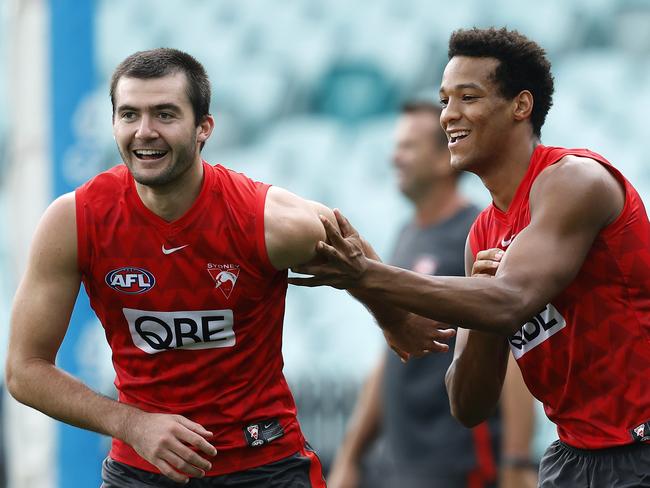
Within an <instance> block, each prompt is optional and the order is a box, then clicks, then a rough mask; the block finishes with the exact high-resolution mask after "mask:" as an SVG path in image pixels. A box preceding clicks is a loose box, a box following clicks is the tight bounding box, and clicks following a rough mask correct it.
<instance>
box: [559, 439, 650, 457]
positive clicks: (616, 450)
mask: <svg viewBox="0 0 650 488" xmlns="http://www.w3.org/2000/svg"><path fill="white" fill-rule="evenodd" d="M556 442H557V443H558V445H559V446H560V447H561V448H562V449H566V450H567V451H570V452H572V453H574V454H577V455H579V456H586V457H594V456H612V455H617V454H625V453H628V452H635V451H637V450H641V449H650V442H633V443H631V444H625V445H623V446H614V447H605V448H603V449H580V448H578V447H573V446H570V445H569V444H566V443H565V442H562V441H560V440H558V441H556Z"/></svg>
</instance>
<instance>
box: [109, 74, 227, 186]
mask: <svg viewBox="0 0 650 488" xmlns="http://www.w3.org/2000/svg"><path fill="white" fill-rule="evenodd" d="M115 107H116V108H115V113H114V116H113V135H114V136H115V142H116V143H117V146H118V149H119V151H120V154H121V156H122V160H123V161H124V164H125V165H126V166H127V167H128V168H129V171H130V172H131V174H132V175H133V178H134V179H135V180H136V182H138V183H139V184H141V185H146V186H148V187H154V188H155V187H165V186H168V185H170V184H173V183H176V182H182V181H183V179H184V177H185V176H186V175H187V174H188V173H190V170H191V169H194V170H196V171H199V172H200V171H201V156H200V144H201V143H202V142H205V141H206V140H207V138H208V137H209V136H210V133H211V132H212V127H213V124H214V123H213V121H212V119H211V118H210V117H209V116H207V117H205V118H204V120H203V121H201V122H200V123H199V125H198V126H197V125H196V122H195V118H194V111H193V109H192V105H191V103H190V100H189V97H188V95H187V78H186V75H185V74H184V73H182V72H176V73H171V74H168V75H166V76H162V77H159V78H146V79H142V78H132V77H126V76H125V77H122V78H120V80H119V81H118V83H117V85H116V89H115Z"/></svg>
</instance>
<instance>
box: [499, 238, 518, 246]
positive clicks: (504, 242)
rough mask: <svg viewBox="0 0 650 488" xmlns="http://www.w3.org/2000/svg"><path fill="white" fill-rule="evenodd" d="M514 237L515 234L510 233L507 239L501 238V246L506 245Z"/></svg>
mask: <svg viewBox="0 0 650 488" xmlns="http://www.w3.org/2000/svg"><path fill="white" fill-rule="evenodd" d="M514 238H515V236H514V235H511V236H510V239H508V240H506V239H501V247H508V246H509V245H510V243H511V242H512V240H513V239H514Z"/></svg>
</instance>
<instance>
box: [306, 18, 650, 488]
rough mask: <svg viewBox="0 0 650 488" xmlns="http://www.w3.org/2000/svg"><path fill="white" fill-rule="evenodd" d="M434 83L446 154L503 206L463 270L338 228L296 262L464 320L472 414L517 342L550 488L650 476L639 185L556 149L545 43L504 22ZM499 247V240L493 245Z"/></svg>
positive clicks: (485, 409) (453, 393)
mask: <svg viewBox="0 0 650 488" xmlns="http://www.w3.org/2000/svg"><path fill="white" fill-rule="evenodd" d="M449 58H450V59H449V63H448V64H447V66H446V68H445V71H444V75H443V78H442V85H441V87H440V101H441V103H442V105H443V111H442V114H441V117H440V122H441V124H442V127H443V129H444V130H445V132H446V133H447V137H448V139H449V144H448V147H449V150H450V153H451V165H452V166H453V167H454V168H456V169H459V170H465V171H471V172H473V173H475V174H477V175H478V176H479V177H480V178H481V179H482V181H483V183H484V185H485V186H486V187H487V188H488V190H489V191H490V193H491V195H492V200H493V203H492V204H491V205H490V206H489V207H488V208H486V209H485V210H484V211H483V212H482V213H481V214H480V215H479V217H478V219H477V221H476V222H475V223H474V225H473V227H472V230H471V232H470V234H469V238H468V241H467V246H466V271H467V274H470V272H471V271H472V268H474V272H478V273H479V274H487V275H490V274H492V273H494V277H492V278H489V279H488V278H485V277H479V276H476V277H465V278H459V277H439V276H425V275H420V274H416V273H412V272H409V271H405V270H402V269H399V268H394V267H391V266H387V265H384V264H382V263H380V262H377V261H375V260H372V259H368V258H367V257H366V256H364V255H363V251H364V246H362V245H360V239H359V237H358V234H356V233H355V232H354V231H353V229H352V228H351V227H350V226H349V223H347V221H345V219H344V218H343V217H342V216H341V215H340V214H339V215H338V219H339V224H340V225H341V232H342V236H343V238H342V236H341V234H339V233H338V231H337V230H336V229H335V228H334V227H333V226H331V225H329V224H328V223H325V227H326V229H327V231H328V237H329V239H330V241H331V243H332V244H333V246H330V245H328V244H325V243H324V242H321V243H319V245H318V250H319V253H320V254H322V255H325V256H327V257H328V259H329V261H328V263H327V264H324V265H323V264H320V265H316V264H314V265H309V266H305V267H302V268H301V270H302V271H303V272H308V273H311V274H314V275H315V277H312V278H306V279H304V281H300V280H299V279H295V280H294V282H295V283H296V284H303V285H310V286H314V285H321V284H329V285H332V286H336V287H339V288H350V289H353V290H355V292H356V293H364V294H366V295H367V296H374V297H375V298H377V299H381V300H383V301H384V302H385V303H387V304H391V305H394V306H398V307H401V308H403V309H405V310H409V311H411V312H414V313H417V314H420V315H423V316H426V317H430V318H432V319H435V320H440V321H442V322H447V323H457V324H461V325H462V327H464V329H459V333H458V337H457V340H456V347H455V353H454V360H453V362H452V364H451V366H450V368H449V371H448V372H447V389H448V392H449V397H450V404H451V409H452V413H453V414H454V415H455V416H456V417H457V418H458V419H460V420H461V421H462V422H463V423H464V424H465V425H468V426H472V425H475V424H477V423H478V422H480V421H482V420H483V419H484V418H485V417H486V416H487V415H488V414H489V413H490V412H491V411H492V410H493V408H494V406H495V404H496V402H497V400H498V398H499V394H500V392H501V387H502V384H503V378H504V374H505V371H506V364H507V357H508V354H509V351H512V354H513V355H514V357H515V359H516V360H517V362H518V364H519V366H520V368H521V371H522V373H523V376H524V379H525V381H526V384H527V385H528V387H529V389H530V390H531V392H532V393H533V394H534V395H535V396H536V397H537V398H538V399H540V400H541V401H542V402H543V404H544V407H545V410H546V413H547V415H548V416H549V418H550V419H551V420H552V421H553V422H555V423H556V424H557V427H558V433H559V436H560V440H559V441H557V442H555V443H553V444H552V445H551V446H550V447H549V449H548V450H547V452H546V454H545V455H544V458H543V459H542V463H541V467H540V486H541V487H543V488H551V487H568V486H570V487H572V488H574V487H575V488H578V487H590V488H593V487H603V488H605V487H606V488H616V487H623V486H625V487H627V486H635V487H636V486H646V487H647V486H650V471H648V469H646V468H647V466H650V442H649V441H650V388H648V378H649V377H650V269H649V268H650V224H649V222H648V217H647V215H646V212H645V209H644V206H643V203H642V201H641V198H640V197H639V195H638V193H637V192H636V190H635V189H634V188H633V187H632V185H631V184H630V183H629V182H628V181H627V180H626V179H625V178H624V177H623V175H622V174H621V173H620V172H619V171H618V170H617V169H615V168H614V167H613V166H612V165H611V164H610V163H609V162H608V161H607V160H605V158H603V157H602V156H600V155H598V154H596V153H594V152H591V151H588V150H585V149H565V148H558V147H547V146H543V145H542V144H541V143H540V139H539V130H540V128H541V124H542V123H543V121H544V117H545V115H546V111H547V110H548V108H549V107H550V105H551V95H552V91H553V89H552V78H551V75H550V65H549V63H548V61H547V60H546V58H545V56H544V52H543V50H542V49H541V48H540V47H539V46H537V45H536V44H535V43H533V42H532V41H530V40H528V39H527V38H525V37H524V36H522V35H521V34H519V33H517V32H513V31H508V30H506V29H500V30H497V29H485V30H480V29H471V30H461V31H457V32H455V33H454V34H453V35H452V37H451V41H450V52H449ZM496 248H498V250H495V249H496Z"/></svg>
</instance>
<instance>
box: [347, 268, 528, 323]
mask: <svg viewBox="0 0 650 488" xmlns="http://www.w3.org/2000/svg"><path fill="white" fill-rule="evenodd" d="M498 280H499V278H492V279H491V280H489V282H488V281H487V280H485V279H484V278H481V277H477V278H467V277H455V276H429V275H421V274H419V273H414V272H411V271H407V270H403V269H401V268H396V267H393V266H387V265H385V264H383V263H380V262H377V261H374V260H371V259H368V266H367V269H366V271H365V274H364V277H363V279H362V280H360V283H359V286H358V287H356V288H354V293H357V294H359V295H361V296H372V297H373V299H374V300H375V303H381V304H382V306H383V307H386V308H388V307H389V306H391V305H392V306H394V307H397V308H399V309H403V310H407V311H409V312H412V313H414V314H417V315H421V316H424V317H428V318H430V319H433V320H436V321H439V322H443V323H450V324H463V326H465V327H467V328H471V329H476V330H482V331H486V332H492V333H497V334H502V335H510V334H511V333H513V332H514V330H516V328H517V327H519V326H520V325H521V323H523V322H524V321H525V320H526V319H525V318H522V317H526V316H527V315H526V314H528V312H527V311H526V310H525V308H524V307H522V306H521V303H520V299H521V297H520V296H518V294H517V291H516V290H512V289H509V288H508V287H506V286H505V285H504V284H503V283H501V282H499V281H498ZM397 284H398V286H397Z"/></svg>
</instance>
